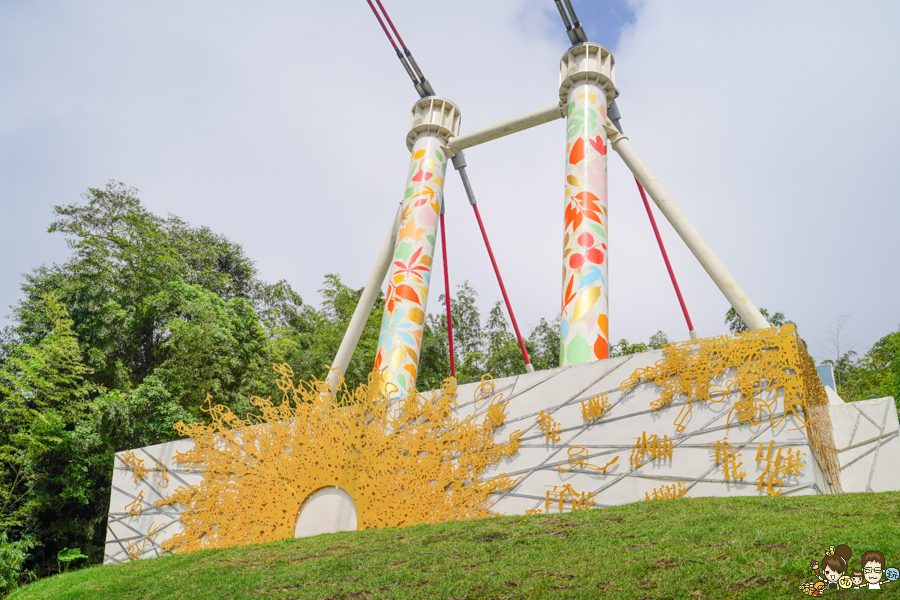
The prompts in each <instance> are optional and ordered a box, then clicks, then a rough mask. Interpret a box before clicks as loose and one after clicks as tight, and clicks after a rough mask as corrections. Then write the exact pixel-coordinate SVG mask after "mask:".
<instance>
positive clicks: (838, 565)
mask: <svg viewBox="0 0 900 600" xmlns="http://www.w3.org/2000/svg"><path fill="white" fill-rule="evenodd" d="M850 555H851V551H850V547H849V546H847V545H845V544H841V545H840V546H831V548H829V550H828V552H826V553H825V556H824V557H823V558H822V569H821V571H820V570H819V562H818V561H815V560H813V561H810V566H811V567H812V569H813V573H814V574H815V576H816V578H817V579H819V581H820V582H822V583H824V586H820V584H818V583H816V584H815V585H814V587H815V588H816V589H818V590H837V589H849V588H853V589H856V590H858V589H868V590H880V589H881V586H883V585H885V584H888V583H893V582H895V581H897V579H898V578H900V571H898V570H897V569H894V568H890V569H885V560H884V554H882V553H881V552H879V551H877V550H869V551H868V552H864V553H863V555H862V558H861V559H860V562H861V566H862V569H861V570H860V569H856V570H853V571H849V573H848V570H849V566H850ZM883 577H886V578H887V579H883ZM801 589H802V588H801Z"/></svg>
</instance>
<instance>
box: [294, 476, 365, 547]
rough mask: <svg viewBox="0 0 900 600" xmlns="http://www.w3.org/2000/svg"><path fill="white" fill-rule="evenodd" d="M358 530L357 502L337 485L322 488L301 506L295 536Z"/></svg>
mask: <svg viewBox="0 0 900 600" xmlns="http://www.w3.org/2000/svg"><path fill="white" fill-rule="evenodd" d="M338 531H356V504H354V502H353V498H351V497H350V495H349V494H348V493H347V492H345V491H344V490H342V489H341V488H337V487H327V488H322V489H321V490H318V491H316V492H313V493H312V495H311V496H310V497H309V498H308V499H307V500H306V502H304V503H303V506H301V507H300V514H299V515H297V525H296V526H295V527H294V537H295V538H301V537H309V536H312V535H319V534H321V533H337V532H338Z"/></svg>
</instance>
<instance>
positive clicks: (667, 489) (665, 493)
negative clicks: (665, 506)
mask: <svg viewBox="0 0 900 600" xmlns="http://www.w3.org/2000/svg"><path fill="white" fill-rule="evenodd" d="M687 492H688V490H687V488H686V487H685V486H684V482H683V481H679V482H678V483H677V484H673V485H661V486H659V487H658V488H653V494H652V495H651V494H650V492H644V500H674V499H675V498H690V496H688V495H687Z"/></svg>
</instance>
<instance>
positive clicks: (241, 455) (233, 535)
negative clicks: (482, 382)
mask: <svg viewBox="0 0 900 600" xmlns="http://www.w3.org/2000/svg"><path fill="white" fill-rule="evenodd" d="M275 370H276V372H277V373H278V374H279V376H280V377H279V379H278V386H279V388H280V389H281V390H282V391H283V392H284V397H283V398H282V402H281V403H280V404H278V405H276V404H275V403H273V402H272V401H271V400H270V399H263V398H258V397H254V398H252V399H251V402H252V403H253V405H254V406H256V407H257V408H258V409H259V412H260V414H259V415H251V416H250V417H249V418H248V419H246V420H241V419H239V418H238V417H237V416H236V415H235V414H234V413H232V412H231V410H230V409H229V408H228V407H226V406H222V405H217V406H213V405H212V402H211V400H210V398H209V397H207V405H206V406H205V407H204V408H203V410H204V411H205V412H208V413H209V414H210V417H211V419H212V423H211V424H210V425H206V424H203V423H194V424H184V423H183V422H179V423H177V424H176V429H177V430H178V432H179V433H180V434H182V435H185V436H191V437H193V438H194V447H193V449H192V450H190V451H188V452H185V453H178V455H177V456H176V462H177V463H178V464H179V465H180V466H181V467H183V468H186V469H193V470H199V471H201V472H202V473H203V477H204V479H203V482H202V483H200V484H199V485H196V486H190V487H181V488H178V489H177V490H176V491H175V492H174V493H173V494H172V495H171V496H169V497H168V498H166V499H164V500H160V501H158V502H157V503H156V506H165V505H174V504H180V505H182V507H183V510H182V511H181V520H182V522H183V524H184V531H182V532H181V533H179V534H176V535H174V536H173V537H171V538H170V539H168V540H167V541H166V542H164V543H163V549H164V550H172V551H175V552H190V551H193V550H199V549H202V548H225V547H230V546H235V545H240V544H248V543H260V542H266V541H273V540H280V539H285V538H290V537H293V535H294V526H295V523H296V519H297V514H298V512H299V510H300V507H301V505H302V504H303V502H304V501H305V500H306V499H307V498H308V497H309V496H310V495H311V494H312V493H313V492H315V491H316V490H319V489H321V488H324V487H330V486H336V487H340V488H341V489H343V490H344V491H345V492H347V494H349V495H350V497H351V498H352V499H353V501H354V503H355V505H356V512H357V523H358V529H368V528H373V527H395V526H400V525H413V524H417V523H439V522H441V521H447V520H450V519H468V518H475V517H485V516H488V515H489V514H490V510H489V509H490V507H491V503H490V502H489V501H488V496H489V494H491V493H493V492H497V491H503V490H506V489H508V488H510V487H511V486H512V484H513V483H514V481H512V480H510V479H509V478H508V477H506V476H505V475H498V476H496V477H493V478H484V477H483V476H484V471H485V469H486V468H487V467H488V466H489V465H491V464H492V463H494V462H496V461H497V460H499V459H500V457H502V456H510V455H512V454H514V453H515V452H516V451H517V450H518V448H519V442H518V438H519V436H520V435H521V433H520V432H518V431H517V432H515V433H513V434H512V435H511V436H510V441H509V442H508V443H505V444H495V443H494V432H495V430H496V429H497V428H498V427H500V426H501V425H502V424H503V421H504V419H505V411H504V409H505V406H506V403H504V402H501V401H500V400H501V398H500V397H499V396H498V397H497V398H496V399H494V401H493V402H492V403H491V405H490V407H489V408H488V410H487V413H486V414H485V415H484V417H483V418H479V422H477V423H476V422H475V417H474V416H471V417H468V418H466V419H465V420H463V421H462V422H458V421H457V420H456V419H454V418H453V417H452V412H451V405H453V404H455V399H454V397H455V392H456V386H455V383H454V381H453V380H452V379H448V380H446V381H445V382H444V386H443V387H442V388H441V390H440V391H439V392H432V393H431V395H430V396H429V397H425V396H423V395H420V394H417V393H415V391H414V390H413V391H411V392H410V394H409V396H408V398H405V399H401V400H399V401H392V400H391V398H390V397H387V398H385V397H384V395H383V394H382V393H380V392H379V391H378V390H379V389H380V387H381V386H382V383H383V382H382V378H381V376H380V374H379V373H373V374H372V375H371V376H370V378H369V381H368V383H367V384H364V385H362V386H360V387H359V388H358V389H356V390H354V391H353V392H352V393H349V392H347V391H346V390H345V393H344V395H343V398H342V400H341V401H339V400H338V399H337V396H336V393H335V391H334V390H333V389H329V388H328V387H327V386H326V384H325V383H324V382H313V383H312V384H307V385H303V384H301V385H300V386H299V387H298V386H296V385H295V384H294V382H293V375H294V373H293V371H291V369H290V367H288V366H287V365H286V364H284V365H275ZM501 396H502V395H501Z"/></svg>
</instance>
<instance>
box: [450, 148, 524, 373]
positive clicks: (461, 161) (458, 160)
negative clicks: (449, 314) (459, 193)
mask: <svg viewBox="0 0 900 600" xmlns="http://www.w3.org/2000/svg"><path fill="white" fill-rule="evenodd" d="M452 160H453V166H454V167H455V168H456V171H457V172H458V173H459V177H460V179H462V182H463V187H464V188H465V189H466V195H467V196H468V197H469V204H471V205H472V208H473V209H474V211H475V218H476V219H477V220H478V227H479V229H481V237H483V238H484V246H485V247H486V248H487V251H488V256H489V257H490V258H491V265H493V267H494V274H495V275H496V276H497V283H499V284H500V293H502V294H503V301H504V302H506V310H507V312H508V313H509V320H510V321H512V325H513V329H514V330H515V332H516V339H517V340H518V341H519V348H520V349H521V350H522V358H523V359H525V370H526V371H528V372H529V373H533V372H534V367H533V366H531V357H529V356H528V350H527V349H526V348H525V340H524V339H522V332H520V331H519V324H518V323H517V322H516V315H515V314H514V313H513V309H512V304H511V303H510V301H509V296H508V295H507V293H506V286H505V285H503V277H501V276H500V267H498V266H497V259H495V258H494V251H493V250H492V249H491V242H490V240H488V235H487V230H485V228H484V222H483V221H482V220H481V213H480V212H479V210H478V202H477V200H475V192H474V191H472V184H471V183H470V182H469V175H468V173H466V157H465V155H464V154H463V152H462V150H460V151H459V152H457V153H456V156H454V157H453V159H452Z"/></svg>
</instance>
